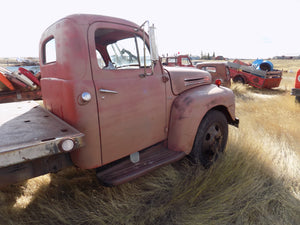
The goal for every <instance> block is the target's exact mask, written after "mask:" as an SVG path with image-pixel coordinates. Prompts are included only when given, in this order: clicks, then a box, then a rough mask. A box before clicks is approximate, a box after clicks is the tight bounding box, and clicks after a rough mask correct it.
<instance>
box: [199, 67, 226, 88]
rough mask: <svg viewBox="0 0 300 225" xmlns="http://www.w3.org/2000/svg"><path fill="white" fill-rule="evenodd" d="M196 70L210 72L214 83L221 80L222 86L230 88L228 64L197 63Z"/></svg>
mask: <svg viewBox="0 0 300 225" xmlns="http://www.w3.org/2000/svg"><path fill="white" fill-rule="evenodd" d="M196 68H198V69H201V70H205V71H207V72H209V73H210V74H211V77H212V81H213V83H214V82H215V81H216V80H217V79H220V80H221V85H222V86H225V87H230V85H231V77H230V70H229V67H228V65H227V63H226V62H202V63H197V65H196Z"/></svg>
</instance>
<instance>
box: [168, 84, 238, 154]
mask: <svg viewBox="0 0 300 225" xmlns="http://www.w3.org/2000/svg"><path fill="white" fill-rule="evenodd" d="M211 109H216V110H219V111H221V112H223V113H224V114H225V116H226V118H227V120H228V123H231V122H232V121H234V120H235V102H234V94H233V92H232V91H231V90H230V89H228V88H225V87H217V86H216V85H205V86H201V87H197V88H193V89H190V90H188V91H186V92H184V93H182V94H181V95H179V96H178V97H177V98H176V99H175V100H174V102H173V105H172V109H171V116H170V124H169V133H168V148H169V149H171V150H174V151H183V152H185V153H186V154H189V153H190V151H191V150H192V147H193V143H194V139H195V136H196V133H197V129H198V127H199V125H200V122H201V121H202V119H203V117H204V116H205V114H206V113H207V112H208V111H210V110H211Z"/></svg>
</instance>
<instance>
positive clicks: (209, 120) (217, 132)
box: [189, 110, 228, 169]
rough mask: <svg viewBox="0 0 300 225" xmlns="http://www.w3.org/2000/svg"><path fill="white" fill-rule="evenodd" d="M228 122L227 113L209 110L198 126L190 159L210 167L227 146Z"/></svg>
mask: <svg viewBox="0 0 300 225" xmlns="http://www.w3.org/2000/svg"><path fill="white" fill-rule="evenodd" d="M227 138H228V124H227V119H226V117H225V115H224V114H223V113H222V112H220V111H216V110H212V111H209V112H208V113H207V114H206V115H205V116H204V118H203V120H202V121H201V123H200V126H199V128H198V131H197V134H196V137H195V141H194V146H193V149H192V151H191V153H190V155H189V156H190V159H191V160H192V161H193V162H194V163H196V164H201V165H203V167H204V168H206V169H207V168H209V167H210V166H211V165H212V164H213V163H214V162H215V161H216V160H217V158H218V155H219V154H220V153H222V152H223V151H224V149H225V147H226V143H227Z"/></svg>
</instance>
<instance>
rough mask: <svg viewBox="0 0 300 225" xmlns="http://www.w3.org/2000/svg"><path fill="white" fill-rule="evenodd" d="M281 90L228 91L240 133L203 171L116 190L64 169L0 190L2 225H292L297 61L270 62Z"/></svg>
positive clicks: (187, 167)
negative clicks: (233, 100) (280, 76)
mask: <svg viewBox="0 0 300 225" xmlns="http://www.w3.org/2000/svg"><path fill="white" fill-rule="evenodd" d="M272 62H273V64H274V67H275V68H276V69H280V70H283V71H284V73H283V80H282V82H281V85H280V87H279V88H275V89H272V90H259V89H256V88H253V87H250V86H247V85H241V84H233V85H232V87H231V89H232V90H233V91H234V93H235V95H236V114H237V116H238V117H239V119H240V127H239V128H235V127H230V128H229V140H228V143H227V147H226V150H225V153H224V154H223V155H222V156H221V157H220V158H219V159H218V161H217V162H216V163H215V164H214V165H213V166H212V167H211V168H210V169H208V170H204V169H202V168H200V167H197V166H194V165H191V164H190V163H189V162H188V161H187V160H186V159H183V160H182V161H180V162H177V163H174V164H172V165H168V166H165V167H163V168H160V169H158V170H156V171H154V172H152V173H149V174H147V175H146V176H144V177H141V178H138V179H136V180H134V181H131V182H129V183H126V184H123V185H120V186H117V187H112V188H108V187H104V186H101V185H100V184H99V183H98V181H97V179H96V177H95V173H94V171H85V170H80V169H75V168H71V169H67V170H65V171H62V172H60V173H57V174H47V175H44V176H40V177H37V178H34V179H30V180H28V181H26V182H24V183H21V184H17V185H11V186H7V187H3V188H1V189H0V224H1V225H2V224H3V225H8V224H18V225H22V224H39V225H40V224H60V225H61V224H70V225H71V224H72V225H73V224H84V225H88V224H91V225H95V224H113V225H115V224H120V225H121V224H122V225H123V224H137V225H143V224H145V225H148V224H149V225H152V224H153V225H154V224H155V225H157V224H162V225H198V224H199V225H202V224H203V225H208V224H209V225H213V224H218V225H219V224H220V225H223V224H225V225H226V224H242V225H244V224H249V225H250V224H254V225H259V224H262V225H265V224H267V225H268V224H270V225H289V224H293V225H298V224H300V104H296V103H295V97H294V96H291V95H290V91H291V88H293V86H294V81H295V74H296V71H297V70H298V69H299V68H300V60H272Z"/></svg>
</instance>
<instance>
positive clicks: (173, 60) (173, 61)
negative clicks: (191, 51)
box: [161, 55, 194, 67]
mask: <svg viewBox="0 0 300 225" xmlns="http://www.w3.org/2000/svg"><path fill="white" fill-rule="evenodd" d="M161 60H162V64H163V65H164V66H182V67H194V66H193V63H192V61H191V59H190V57H189V56H188V55H177V56H167V57H162V59H161Z"/></svg>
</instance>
